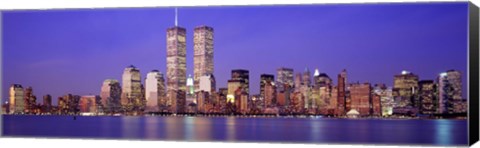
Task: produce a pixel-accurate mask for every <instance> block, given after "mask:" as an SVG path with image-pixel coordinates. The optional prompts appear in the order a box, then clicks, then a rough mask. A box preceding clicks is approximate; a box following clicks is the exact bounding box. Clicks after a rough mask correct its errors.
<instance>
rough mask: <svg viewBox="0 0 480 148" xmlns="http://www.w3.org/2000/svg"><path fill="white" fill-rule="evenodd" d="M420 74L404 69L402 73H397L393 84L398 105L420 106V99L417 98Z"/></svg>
mask: <svg viewBox="0 0 480 148" xmlns="http://www.w3.org/2000/svg"><path fill="white" fill-rule="evenodd" d="M417 89H418V76H417V75H415V74H413V73H411V72H408V71H402V73H401V74H399V75H395V77H394V85H393V97H394V99H395V102H396V105H397V107H401V108H402V107H418V106H419V104H420V101H418V100H417V99H415V96H416V94H417V93H418V90H417Z"/></svg>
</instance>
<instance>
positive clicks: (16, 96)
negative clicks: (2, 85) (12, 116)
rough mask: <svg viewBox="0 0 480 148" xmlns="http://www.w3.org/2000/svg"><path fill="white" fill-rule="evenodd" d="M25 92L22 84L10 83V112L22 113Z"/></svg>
mask: <svg viewBox="0 0 480 148" xmlns="http://www.w3.org/2000/svg"><path fill="white" fill-rule="evenodd" d="M24 96H25V93H24V90H23V87H22V85H20V84H12V85H11V86H10V101H9V103H10V112H13V113H23V112H24V111H25V102H26V101H25V97H24Z"/></svg>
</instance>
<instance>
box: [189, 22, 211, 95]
mask: <svg viewBox="0 0 480 148" xmlns="http://www.w3.org/2000/svg"><path fill="white" fill-rule="evenodd" d="M193 64H194V68H193V80H194V88H195V92H197V91H198V90H199V89H200V77H202V76H204V75H206V74H213V28H212V27H209V26H199V27H196V28H195V29H194V33H193Z"/></svg>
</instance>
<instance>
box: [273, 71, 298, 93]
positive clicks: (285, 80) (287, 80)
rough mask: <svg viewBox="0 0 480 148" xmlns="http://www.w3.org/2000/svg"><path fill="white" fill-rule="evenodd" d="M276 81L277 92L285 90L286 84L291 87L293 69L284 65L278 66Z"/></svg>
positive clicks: (292, 85) (292, 84)
mask: <svg viewBox="0 0 480 148" xmlns="http://www.w3.org/2000/svg"><path fill="white" fill-rule="evenodd" d="M276 83H277V84H276V86H277V92H282V91H286V89H285V86H286V85H287V86H289V88H293V87H294V83H293V69H291V68H285V67H280V68H278V69H277V80H276Z"/></svg>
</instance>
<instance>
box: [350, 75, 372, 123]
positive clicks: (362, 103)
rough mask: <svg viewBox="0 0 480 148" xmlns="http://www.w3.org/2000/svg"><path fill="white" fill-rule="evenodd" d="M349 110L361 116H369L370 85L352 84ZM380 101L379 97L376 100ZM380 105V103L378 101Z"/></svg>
mask: <svg viewBox="0 0 480 148" xmlns="http://www.w3.org/2000/svg"><path fill="white" fill-rule="evenodd" d="M350 97H351V109H355V110H357V111H358V112H359V113H360V115H361V116H368V115H370V112H371V110H370V105H371V101H370V100H371V85H370V83H362V84H361V83H354V84H351V85H350ZM378 99H379V100H380V97H379V98H378ZM378 103H380V101H378ZM347 112H348V111H347Z"/></svg>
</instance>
